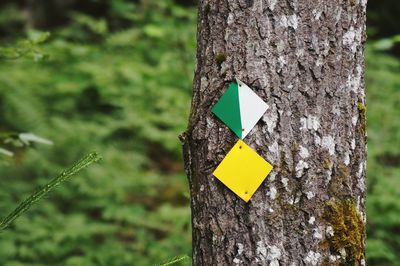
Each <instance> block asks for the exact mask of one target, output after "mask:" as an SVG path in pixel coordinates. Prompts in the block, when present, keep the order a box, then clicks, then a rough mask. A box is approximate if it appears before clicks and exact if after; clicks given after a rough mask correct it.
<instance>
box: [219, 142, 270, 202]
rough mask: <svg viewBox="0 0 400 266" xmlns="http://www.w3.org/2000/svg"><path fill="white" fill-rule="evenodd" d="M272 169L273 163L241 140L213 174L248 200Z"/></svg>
mask: <svg viewBox="0 0 400 266" xmlns="http://www.w3.org/2000/svg"><path fill="white" fill-rule="evenodd" d="M271 170H272V165H271V164H269V163H268V162H267V161H266V160H264V158H262V157H261V156H260V155H258V153H257V152H256V151H254V150H253V149H252V148H251V147H250V146H248V145H247V144H246V143H244V142H243V141H242V140H239V141H238V142H237V143H236V144H235V146H233V148H232V149H231V150H230V151H229V152H228V154H227V155H226V157H225V158H224V159H223V160H222V162H221V163H220V164H219V165H218V167H217V169H215V171H214V173H213V175H214V176H215V177H216V178H218V179H219V180H220V181H221V182H222V183H223V184H225V186H227V187H228V188H229V189H230V190H232V191H233V192H234V193H235V194H236V195H238V196H239V197H240V198H242V199H243V200H244V201H245V202H248V201H249V200H250V198H251V197H252V196H253V194H254V193H255V192H256V191H257V189H258V187H259V186H260V185H261V183H262V182H263V181H264V179H265V178H266V177H267V175H268V174H269V173H270V172H271Z"/></svg>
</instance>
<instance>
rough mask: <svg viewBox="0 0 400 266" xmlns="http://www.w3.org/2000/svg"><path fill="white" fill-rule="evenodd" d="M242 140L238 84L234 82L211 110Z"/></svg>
mask: <svg viewBox="0 0 400 266" xmlns="http://www.w3.org/2000/svg"><path fill="white" fill-rule="evenodd" d="M211 112H212V113H214V114H215V115H216V116H217V117H218V118H219V119H221V120H222V122H224V123H225V124H226V125H227V126H228V127H229V128H230V129H231V130H232V131H233V132H234V133H235V134H236V135H237V136H238V137H239V138H240V139H241V138H242V122H241V118H240V106H239V90H238V84H237V83H236V82H232V83H231V84H230V85H229V88H228V89H227V90H226V92H225V93H224V94H223V95H222V96H221V98H220V99H219V101H218V102H217V103H216V104H215V105H214V107H213V108H212V110H211Z"/></svg>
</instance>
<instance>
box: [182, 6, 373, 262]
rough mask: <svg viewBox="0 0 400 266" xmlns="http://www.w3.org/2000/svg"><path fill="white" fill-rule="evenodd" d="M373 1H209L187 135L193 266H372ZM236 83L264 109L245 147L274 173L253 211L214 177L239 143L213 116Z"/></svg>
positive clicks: (202, 13)
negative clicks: (368, 29)
mask: <svg viewBox="0 0 400 266" xmlns="http://www.w3.org/2000/svg"><path fill="white" fill-rule="evenodd" d="M365 11H366V0H348V1H343V0H337V1H331V0H313V1H312V0H293V1H277V0H224V1H219V0H201V1H200V7H199V18H198V36H197V38H198V48H197V49H198V50H197V68H196V73H195V78H194V87H193V102H192V112H191V116H190V121H189V126H188V130H187V132H185V133H184V134H183V135H182V141H183V143H184V157H185V166H186V167H185V168H186V171H187V174H188V177H189V183H190V193H191V209H192V226H193V265H235V264H240V265H363V264H365V222H366V220H365V219H366V217H365V165H366V164H365V163H366V138H365V105H364V103H365V94H364V41H365ZM235 78H239V79H240V80H242V81H243V82H244V83H246V84H248V85H249V86H250V87H251V88H252V89H253V90H254V91H255V92H256V93H257V94H258V95H259V96H260V97H261V98H262V99H263V100H264V101H265V102H266V103H267V104H268V110H267V111H266V113H265V114H264V116H263V118H262V119H261V120H260V121H259V122H258V124H257V125H256V126H255V127H254V129H253V130H252V131H251V132H250V134H249V135H248V136H247V137H246V138H245V139H244V142H246V143H247V144H248V145H249V146H251V147H252V148H253V149H254V150H256V151H257V152H258V154H260V155H261V156H262V157H263V158H264V159H266V160H267V161H268V162H270V163H271V164H272V165H273V167H274V169H273V170H272V172H271V173H270V174H269V176H268V177H267V178H266V180H265V181H264V182H263V183H262V185H261V186H260V188H259V189H258V190H257V192H256V193H255V194H254V195H253V197H252V198H251V200H250V201H249V202H248V203H245V202H244V201H243V200H241V199H240V198H239V197H238V196H236V195H235V194H234V193H233V192H231V191H230V190H229V189H228V188H227V187H225V186H224V185H223V184H222V183H221V182H220V181H219V180H218V179H216V178H215V177H214V176H213V175H212V173H213V171H214V170H215V168H216V167H217V166H218V164H219V163H220V162H221V161H222V159H223V158H224V157H225V155H226V154H227V153H228V151H229V150H230V149H231V148H232V147H233V145H234V144H235V143H236V141H237V137H236V136H235V135H234V133H233V132H232V131H231V130H230V129H229V128H228V127H227V126H226V125H225V124H224V123H223V122H221V121H220V120H219V119H218V118H217V117H216V116H214V115H213V114H212V113H211V112H210V110H211V108H212V107H213V106H214V105H215V103H216V102H217V101H218V99H219V98H220V97H221V95H222V94H223V93H224V92H225V90H226V89H227V87H228V85H229V82H231V81H232V80H234V79H235Z"/></svg>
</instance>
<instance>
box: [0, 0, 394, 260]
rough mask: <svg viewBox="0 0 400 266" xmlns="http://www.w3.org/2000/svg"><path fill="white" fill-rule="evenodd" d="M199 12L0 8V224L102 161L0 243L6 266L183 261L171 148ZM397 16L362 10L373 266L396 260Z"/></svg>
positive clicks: (177, 170)
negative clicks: (55, 183)
mask: <svg viewBox="0 0 400 266" xmlns="http://www.w3.org/2000/svg"><path fill="white" fill-rule="evenodd" d="M196 11H197V10H196V1H194V0H192V1H178V0H176V1H173V0H163V1H159V0H143V1H138V0H136V1H129V0H109V1H107V0H96V1H95V0H86V1H78V0H67V1H65V0H64V1H62V0H53V1H46V0H37V1H28V0H18V1H14V0H4V1H2V2H1V3H0V47H2V48H0V148H1V149H3V150H0V217H3V216H5V215H6V214H7V213H8V212H10V211H11V210H12V209H13V208H14V207H16V205H17V203H18V202H19V201H20V200H22V199H23V198H25V197H26V196H28V195H29V194H30V193H31V192H32V191H34V190H35V189H36V188H37V187H38V186H40V185H43V184H45V183H46V182H47V181H48V180H49V179H50V177H52V176H55V175H56V174H57V173H58V171H59V170H60V169H62V168H64V167H66V166H69V165H70V164H71V163H72V162H73V161H75V160H77V159H78V158H79V157H81V156H82V155H83V154H85V153H86V152H88V151H92V150H96V151H98V152H100V153H101V154H102V156H103V158H104V159H103V162H102V163H101V164H100V165H97V166H95V167H91V168H90V169H88V170H87V171H85V172H84V173H83V174H80V175H79V176H77V177H75V178H73V179H72V180H70V181H69V182H67V183H66V184H64V185H63V186H62V187H60V188H58V189H57V191H55V192H54V193H52V194H51V195H50V196H49V197H48V198H47V199H45V200H43V201H41V202H40V203H39V204H38V205H36V206H35V207H34V208H33V209H32V210H31V211H29V212H28V213H27V214H25V215H24V216H23V217H21V218H20V219H18V220H17V221H16V222H15V223H14V224H13V226H12V227H11V228H10V229H9V230H6V231H5V232H4V233H1V234H0V265H12V266H22V265H71V266H72V265H151V264H154V263H160V262H162V261H165V260H168V259H170V258H172V257H174V256H176V255H181V254H187V255H190V253H191V228H190V209H189V200H188V186H187V181H186V176H185V174H184V171H183V167H182V158H181V147H180V143H179V141H178V138H177V136H178V135H179V133H181V132H183V131H184V130H185V127H186V121H187V117H188V113H189V108H190V98H191V83H192V77H193V71H194V59H195V43H196V39H195V38H196ZM399 11H400V2H398V1H395V0H385V1H372V0H371V1H370V6H369V11H368V12H369V13H368V17H369V25H368V33H369V41H368V44H367V49H366V51H367V102H368V105H367V108H368V112H367V116H368V135H369V144H368V149H369V155H368V200H367V205H368V206H367V207H368V240H367V255H368V263H369V265H396V264H397V265H398V263H399V261H400V234H399V232H400V178H399V177H400V119H399V117H400V94H399V90H400V76H399V70H400V61H399V55H400V45H399V42H400V38H399V36H398V35H397V34H399V29H398V18H397V16H398V14H399V13H400V12H399ZM45 32H51V35H50V36H47V34H46V33H45ZM20 132H31V133H33V134H35V135H37V136H40V137H43V138H45V139H48V140H51V141H52V142H53V145H41V144H40V143H36V142H43V140H41V139H37V137H36V139H35V137H33V138H32V136H30V137H31V138H30V141H26V140H25V141H24V139H23V138H22V139H21V136H20V135H18V134H19V133H20ZM25 137H26V136H25ZM45 142H46V141H45ZM27 146H29V147H27ZM9 152H12V153H13V154H14V156H12V157H10V156H9V155H11V154H10V153H9ZM7 154H8V155H7ZM187 263H189V262H187Z"/></svg>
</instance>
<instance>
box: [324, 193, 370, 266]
mask: <svg viewBox="0 0 400 266" xmlns="http://www.w3.org/2000/svg"><path fill="white" fill-rule="evenodd" d="M324 218H325V220H326V221H327V224H328V225H329V226H332V228H333V230H334V234H333V236H329V237H328V239H327V240H328V243H329V246H330V249H331V250H332V251H333V252H335V253H338V254H341V253H342V252H343V250H345V251H346V257H345V258H344V261H343V265H360V261H361V260H362V259H364V234H365V224H364V222H363V220H362V218H361V215H360V214H359V213H358V211H357V204H356V202H355V201H354V200H342V201H338V200H332V201H329V202H328V203H327V204H326V208H325V213H324Z"/></svg>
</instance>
